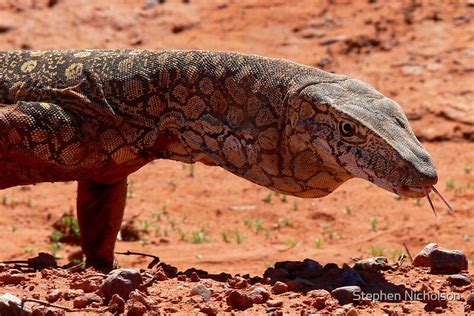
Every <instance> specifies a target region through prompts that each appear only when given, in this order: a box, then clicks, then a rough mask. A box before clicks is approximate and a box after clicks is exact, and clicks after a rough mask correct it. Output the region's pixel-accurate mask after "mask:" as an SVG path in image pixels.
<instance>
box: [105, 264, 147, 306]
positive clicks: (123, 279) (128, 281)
mask: <svg viewBox="0 0 474 316" xmlns="http://www.w3.org/2000/svg"><path fill="white" fill-rule="evenodd" d="M142 282H143V281H142V276H141V275H140V272H139V271H138V270H137V269H117V270H113V271H111V272H110V273H109V274H108V276H107V278H106V279H105V280H104V282H103V283H102V285H101V286H100V290H101V291H102V293H104V297H105V298H110V297H112V296H113V295H114V294H118V295H119V296H120V297H122V298H123V299H125V300H127V299H128V297H129V295H130V292H132V291H133V290H135V289H137V288H138V287H139V286H140V284H142Z"/></svg>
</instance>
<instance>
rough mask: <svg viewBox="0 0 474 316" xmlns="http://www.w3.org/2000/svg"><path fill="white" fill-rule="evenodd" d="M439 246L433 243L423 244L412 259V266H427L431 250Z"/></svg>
mask: <svg viewBox="0 0 474 316" xmlns="http://www.w3.org/2000/svg"><path fill="white" fill-rule="evenodd" d="M438 247H439V246H438V245H437V244H435V243H429V244H428V245H426V246H425V248H423V249H422V250H421V251H420V252H419V253H418V254H417V255H416V256H415V258H414V259H413V266H415V267H429V266H430V261H429V259H428V257H429V255H430V253H431V251H433V250H434V249H436V248H438Z"/></svg>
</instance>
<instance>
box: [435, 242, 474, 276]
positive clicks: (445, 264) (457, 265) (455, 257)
mask: <svg viewBox="0 0 474 316" xmlns="http://www.w3.org/2000/svg"><path fill="white" fill-rule="evenodd" d="M428 260H429V262H430V269H431V272H432V273H438V272H450V273H458V272H460V271H462V270H467V258H466V255H465V254H464V252H462V251H461V250H448V249H444V248H441V247H439V248H435V249H433V250H432V251H431V252H430V254H429V256H428Z"/></svg>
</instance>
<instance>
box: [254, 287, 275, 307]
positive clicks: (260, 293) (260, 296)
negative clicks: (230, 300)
mask: <svg viewBox="0 0 474 316" xmlns="http://www.w3.org/2000/svg"><path fill="white" fill-rule="evenodd" d="M249 296H250V298H251V299H252V301H253V302H254V303H255V304H263V303H265V302H266V301H268V299H269V298H270V293H268V291H267V289H265V288H263V287H257V288H255V289H253V290H252V292H250V294H249Z"/></svg>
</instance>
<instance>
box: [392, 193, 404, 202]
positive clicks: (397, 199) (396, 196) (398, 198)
mask: <svg viewBox="0 0 474 316" xmlns="http://www.w3.org/2000/svg"><path fill="white" fill-rule="evenodd" d="M393 198H394V199H395V201H400V200H401V199H402V197H401V196H400V195H398V194H397V195H395V196H394V197H393Z"/></svg>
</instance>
